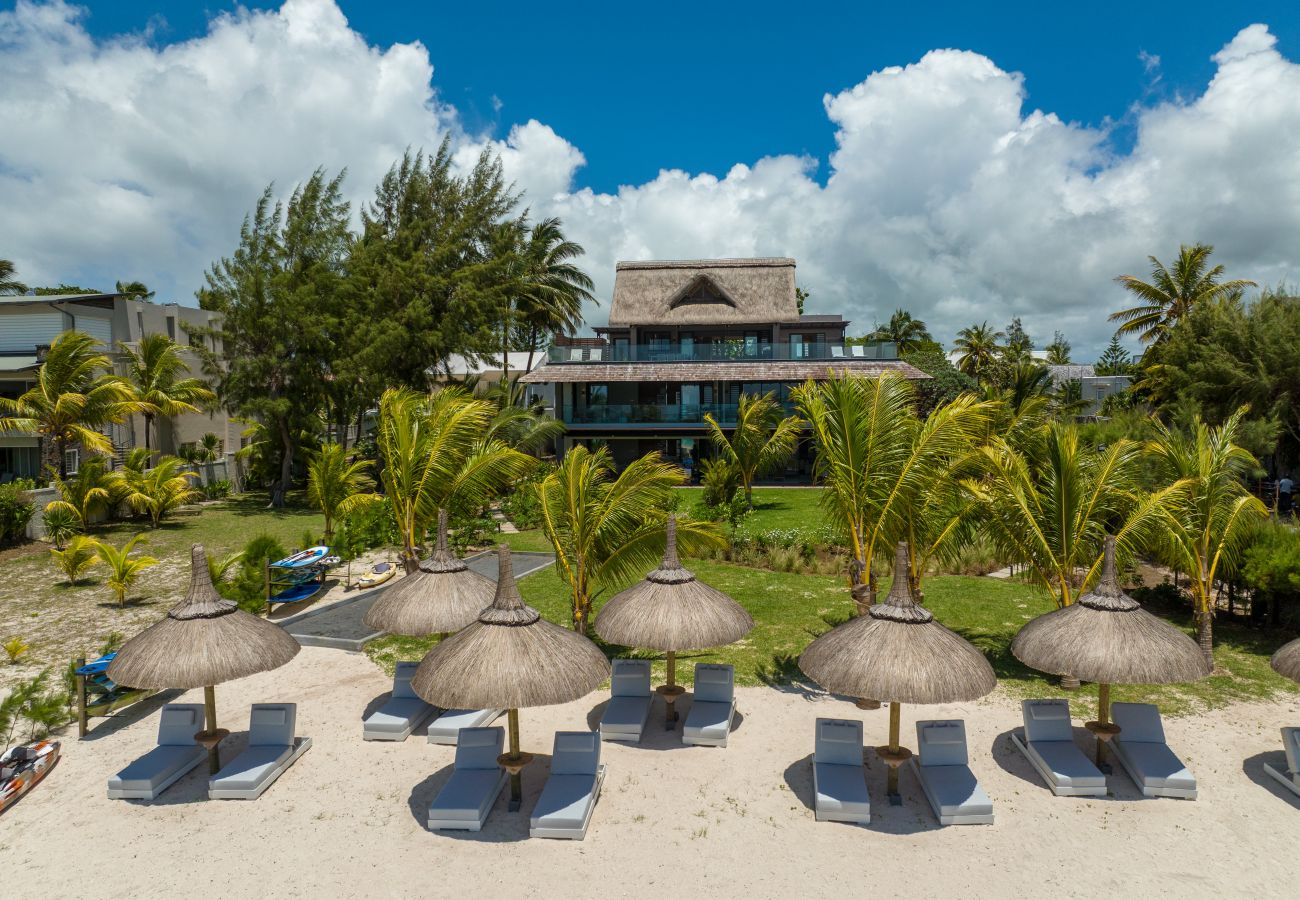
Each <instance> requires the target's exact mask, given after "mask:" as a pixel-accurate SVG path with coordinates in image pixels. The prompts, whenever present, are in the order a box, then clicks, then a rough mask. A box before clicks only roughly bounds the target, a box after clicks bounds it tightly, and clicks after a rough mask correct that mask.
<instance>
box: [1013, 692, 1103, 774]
mask: <svg viewBox="0 0 1300 900" xmlns="http://www.w3.org/2000/svg"><path fill="white" fill-rule="evenodd" d="M1020 707H1021V711H1022V712H1023V714H1024V717H1025V728H1024V730H1023V731H1013V732H1011V743H1013V744H1015V745H1016V748H1017V749H1018V750H1019V751H1020V752H1021V753H1023V754H1025V758H1026V759H1028V760H1029V764H1030V765H1031V766H1033V767H1034V769H1035V771H1037V772H1038V774H1039V775H1041V776H1042V778H1043V781H1045V782H1047V786H1048V787H1049V788H1051V789H1052V793H1053V794H1056V796H1058V797H1104V796H1106V776H1105V775H1102V774H1101V772H1100V771H1098V769H1097V767H1096V766H1094V765H1093V764H1092V763H1091V762H1090V761H1089V760H1088V757H1086V756H1084V755H1083V751H1082V750H1080V749H1079V747H1078V745H1076V744H1075V743H1074V729H1073V728H1072V727H1071V726H1070V704H1069V702H1068V701H1066V700H1025V701H1024V702H1022V703H1021V704H1020Z"/></svg>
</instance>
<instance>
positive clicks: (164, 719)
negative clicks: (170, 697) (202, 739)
mask: <svg viewBox="0 0 1300 900" xmlns="http://www.w3.org/2000/svg"><path fill="white" fill-rule="evenodd" d="M202 730H203V707H202V706H201V705H199V704H197V703H169V704H167V705H166V706H164V707H163V708H162V715H160V716H159V717H158V743H159V745H163V746H175V747H193V746H195V744H194V735H196V734H198V733H199V732H200V731H202Z"/></svg>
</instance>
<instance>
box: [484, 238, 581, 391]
mask: <svg viewBox="0 0 1300 900" xmlns="http://www.w3.org/2000/svg"><path fill="white" fill-rule="evenodd" d="M584 252H585V251H584V250H583V249H582V246H581V245H580V244H578V243H575V242H574V241H570V240H567V239H566V238H565V237H564V232H563V230H562V229H561V223H560V220H559V219H556V218H550V219H543V220H542V221H540V222H538V223H537V224H535V225H534V226H533V227H532V230H531V231H530V232H529V233H528V239H527V241H526V242H525V244H524V246H523V248H522V253H523V265H524V271H523V292H522V296H521V297H520V298H519V300H518V303H517V310H518V319H517V323H516V324H517V326H518V327H519V328H520V329H521V330H522V331H523V332H524V334H525V343H527V345H528V368H529V369H530V370H531V369H532V365H533V350H534V348H535V347H536V346H537V344H538V343H539V341H540V339H541V336H542V335H547V334H554V333H556V332H572V331H576V330H577V329H578V328H579V327H580V326H581V325H582V304H583V303H587V302H595V300H596V298H595V296H594V295H593V294H592V293H591V291H592V288H593V287H594V285H593V283H592V280H591V278H590V277H588V275H587V273H586V272H584V271H582V269H580V268H578V266H577V265H575V264H574V262H573V261H574V260H576V259H577V258H578V257H580V256H582V254H583V253H584ZM503 362H504V361H503ZM503 380H506V381H508V380H509V379H508V378H506V379H503Z"/></svg>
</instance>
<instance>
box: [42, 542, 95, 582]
mask: <svg viewBox="0 0 1300 900" xmlns="http://www.w3.org/2000/svg"><path fill="white" fill-rule="evenodd" d="M96 543H97V542H96V541H95V540H94V539H93V538H88V537H86V536H85V535H84V534H79V535H76V536H75V537H71V538H68V543H67V546H66V547H64V548H63V549H62V550H51V551H50V556H51V557H52V558H53V559H54V562H55V564H56V565H57V566H58V567H59V569H61V570H62V572H63V574H64V575H66V576H67V578H68V584H69V586H72V585H75V584H76V583H77V582H78V581H80V580H81V576H83V575H85V574H86V571H87V570H88V569H90V567H91V566H93V565H95V564H96V563H97V562H98V557H97V556H96V555H95V546H96Z"/></svg>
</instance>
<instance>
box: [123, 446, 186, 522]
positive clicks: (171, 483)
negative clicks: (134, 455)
mask: <svg viewBox="0 0 1300 900" xmlns="http://www.w3.org/2000/svg"><path fill="white" fill-rule="evenodd" d="M184 465H185V461H184V460H182V459H180V458H179V457H175V456H164V457H162V458H161V459H159V460H158V463H157V465H155V466H154V467H153V468H152V469H149V470H148V471H147V472H145V471H137V470H135V469H123V470H122V479H123V482H122V483H123V488H124V492H123V493H124V496H123V498H122V499H123V502H124V503H126V504H127V505H129V506H130V507H131V508H132V509H134V510H135V511H136V512H141V513H148V515H149V521H150V523H151V525H152V526H153V527H154V528H157V527H158V526H159V524H161V522H162V520H163V519H164V518H165V517H166V516H167V515H168V514H170V513H171V512H173V511H174V510H176V509H178V508H179V507H182V506H184V505H185V504H186V503H192V502H194V501H195V500H197V499H199V498H200V497H202V496H203V495H202V494H201V493H200V492H199V491H196V490H195V489H194V488H193V487H192V486H191V485H190V480H189V477H188V476H189V475H190V472H189V471H188V470H187V469H185V467H184Z"/></svg>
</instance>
